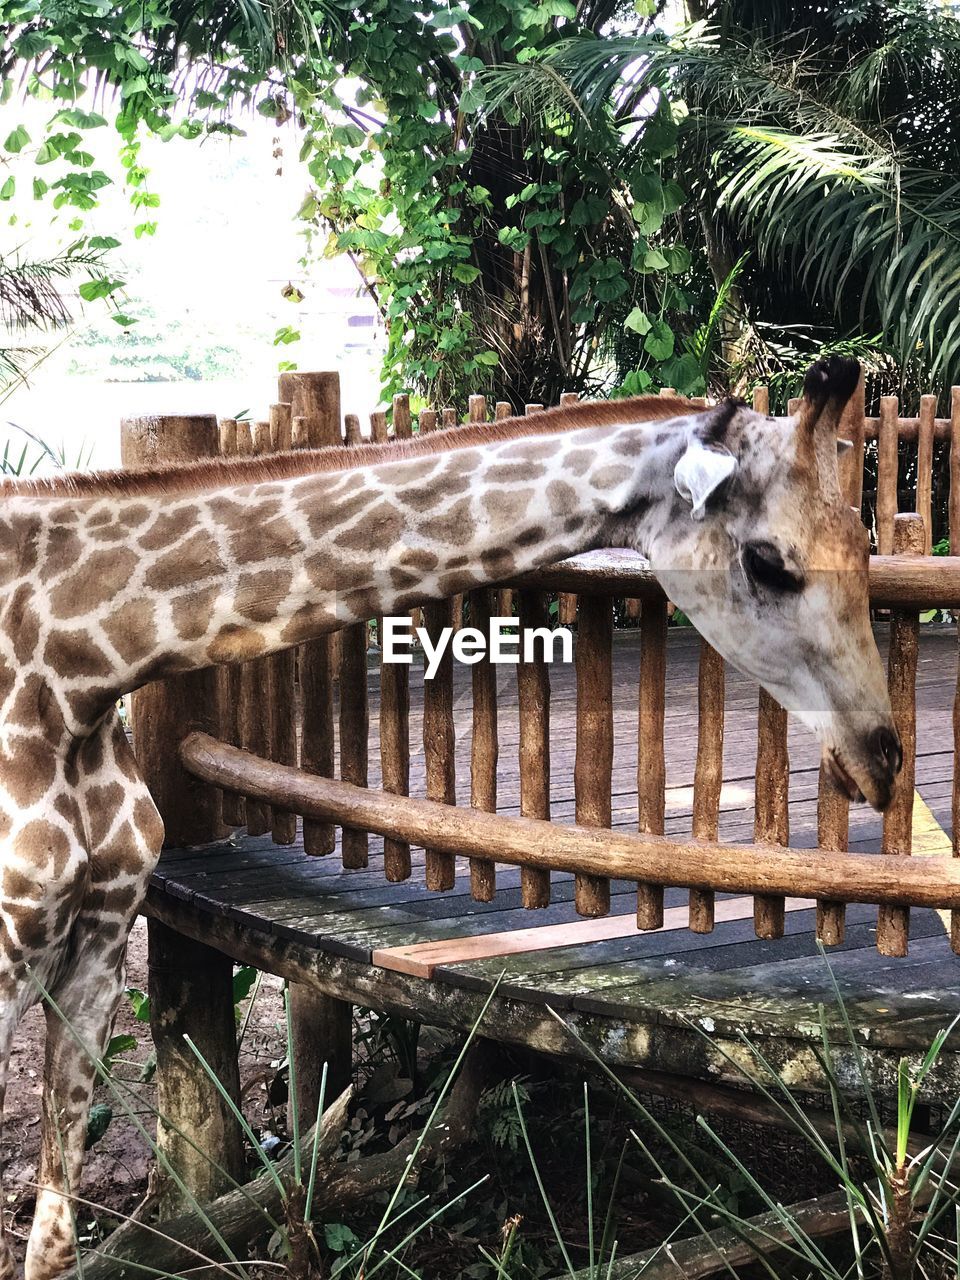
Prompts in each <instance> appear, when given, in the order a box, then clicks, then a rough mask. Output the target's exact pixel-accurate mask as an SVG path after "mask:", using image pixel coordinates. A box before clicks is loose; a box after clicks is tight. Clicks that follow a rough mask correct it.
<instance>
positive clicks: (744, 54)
mask: <svg viewBox="0 0 960 1280" xmlns="http://www.w3.org/2000/svg"><path fill="white" fill-rule="evenodd" d="M689 9H690V11H691V12H690V17H691V18H694V19H696V22H695V23H694V25H693V26H691V27H689V28H688V29H686V30H685V31H683V32H680V33H677V34H676V35H675V36H674V37H673V38H671V39H670V40H666V39H664V38H663V37H662V36H658V35H657V34H656V33H655V32H653V31H647V32H643V33H640V34H633V35H619V36H618V35H614V36H610V37H607V38H603V39H600V40H596V39H590V38H588V37H584V36H582V35H579V36H576V37H574V38H572V39H570V40H566V41H563V42H561V43H558V44H557V45H556V46H554V48H552V49H550V50H547V51H546V52H545V53H544V54H543V56H542V57H541V58H539V59H537V60H536V61H535V62H534V63H532V64H531V65H529V66H528V67H526V68H525V74H524V76H523V77H522V78H521V77H520V76H518V75H513V76H512V77H511V83H510V84H509V85H504V84H503V82H502V80H501V84H500V89H501V92H503V91H505V90H506V91H508V92H510V93H511V94H513V95H514V97H515V98H519V99H520V100H521V101H523V102H525V103H527V104H529V105H530V106H531V107H535V108H536V109H537V110H538V112H539V113H540V117H541V118H542V117H543V114H544V113H545V112H547V111H549V110H551V109H556V107H557V106H558V105H559V104H560V103H561V102H564V101H570V100H571V99H572V100H573V101H575V102H576V103H577V104H578V106H579V108H580V110H582V112H583V113H584V115H585V116H586V117H587V118H588V119H591V120H593V119H607V118H608V117H609V112H610V110H611V104H612V109H613V110H614V119H615V121H616V120H619V119H621V118H622V117H623V115H624V114H625V113H629V112H630V111H632V110H634V109H635V104H636V103H637V101H638V100H642V97H643V95H644V94H645V93H648V92H651V91H661V92H662V91H663V90H664V87H666V91H667V92H668V93H670V94H671V95H672V96H673V97H674V98H676V99H678V100H681V101H682V102H683V103H684V105H685V113H684V116H683V120H682V124H681V128H680V131H679V135H678V141H677V147H678V149H677V155H676V161H675V163H676V165H677V167H678V170H680V171H681V172H683V173H685V174H690V175H696V178H695V180H693V181H691V182H690V184H689V185H690V190H691V197H692V198H691V202H690V203H689V205H688V207H687V215H688V218H687V222H686V226H685V230H686V233H687V236H688V241H689V242H690V243H691V244H692V245H693V246H694V247H695V248H698V249H700V250H701V251H702V253H703V255H704V257H705V259H706V261H707V262H708V263H709V265H710V268H711V271H712V274H713V276H714V280H715V282H716V285H717V287H718V288H719V287H720V286H721V283H722V282H723V281H725V280H727V279H728V277H729V273H730V271H731V269H732V267H733V265H734V263H735V262H736V261H737V259H738V258H739V257H740V255H742V254H743V253H747V254H748V257H747V259H746V262H745V265H744V268H743V270H742V271H741V272H740V274H739V279H738V280H737V282H736V292H737V297H736V299H735V301H736V302H737V303H738V305H739V309H740V312H741V320H742V329H743V332H742V334H741V335H740V341H739V343H738V349H737V351H736V352H734V353H732V358H733V362H734V368H733V369H732V370H731V371H730V377H731V380H732V381H736V380H737V378H738V377H741V376H742V375H743V374H744V373H745V372H756V371H757V369H758V367H759V370H760V371H762V372H770V371H771V368H774V369H775V368H776V365H777V362H778V360H780V359H781V358H782V357H784V356H787V357H788V356H789V349H790V347H792V346H795V345H796V343H797V337H798V334H799V335H800V336H801V337H802V335H803V334H804V333H806V334H807V335H808V336H809V340H810V342H811V345H812V344H813V343H816V345H818V346H819V345H822V344H823V342H824V341H837V340H838V339H842V338H844V337H850V338H854V337H857V336H860V337H862V335H864V334H866V335H877V337H876V340H875V344H874V345H875V346H876V347H877V348H878V349H879V350H880V351H881V352H885V353H889V354H890V355H892V356H893V357H894V358H895V360H896V362H897V365H898V367H899V371H900V376H901V378H902V379H903V378H908V377H910V376H911V375H912V376H917V373H918V371H922V373H923V375H924V376H928V377H931V378H933V379H935V380H936V381H937V382H939V383H940V384H942V385H943V384H949V383H950V382H951V381H956V380H960V182H957V181H956V179H955V177H954V175H955V174H956V173H957V172H958V161H960V93H958V90H960V63H958V60H957V56H956V55H957V51H958V48H960V20H958V19H960V9H958V7H957V6H956V5H952V4H942V3H939V2H938V0H902V2H900V3H895V4H894V3H881V2H879V0H877V2H875V0H843V2H842V3H840V4H836V5H821V4H816V3H814V2H813V0H810V2H805V3H801V4H799V5H798V4H789V5H787V4H784V3H778V2H774V3H762V4H761V3H758V2H755V0H696V2H694V0H691V3H690V5H689ZM551 104H552V105H551ZM633 145H634V144H633V142H632V141H631V140H629V139H628V140H627V141H626V142H625V143H624V148H623V162H624V163H625V164H629V163H630V159H631V156H632V151H633Z"/></svg>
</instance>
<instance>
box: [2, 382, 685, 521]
mask: <svg viewBox="0 0 960 1280" xmlns="http://www.w3.org/2000/svg"><path fill="white" fill-rule="evenodd" d="M703 411H704V410H703V407H702V406H696V405H693V404H691V403H690V401H689V400H684V399H682V398H680V397H679V396H633V397H630V398H628V399H623V400H592V401H584V402H583V403H581V404H576V405H570V406H564V407H563V408H558V409H546V410H544V411H543V412H541V413H536V414H531V415H530V416H529V417H512V418H501V419H500V420H499V421H495V422H478V423H465V424H463V425H460V426H456V427H446V428H444V429H443V430H441V431H432V432H430V433H429V434H425V435H417V436H413V437H412V438H411V439H408V440H391V441H389V442H388V443H386V444H372V443H371V444H366V443H365V444H358V445H348V446H342V445H330V446H328V447H326V448H323V449H302V450H297V451H295V452H289V453H286V452H285V453H274V454H264V455H261V456H258V457H252V456H250V455H243V456H240V457H230V458H202V459H200V460H198V461H196V462H185V463H172V464H169V465H159V466H155V467H145V468H137V469H133V470H129V471H126V470H115V471H92V472H84V471H72V472H66V473H63V474H59V475H53V476H45V477H42V478H39V479H31V480H19V479H5V480H3V481H0V497H14V496H37V497H51V498H54V497H106V496H111V495H112V496H120V497H137V496H140V495H144V496H145V495H148V494H170V495H180V494H189V493H200V492H204V491H207V490H210V489H215V488H229V487H239V486H241V485H248V484H262V483H266V482H269V481H271V480H287V479H293V478H295V477H297V476H307V475H313V474H315V473H318V472H323V471H343V470H346V469H348V468H353V467H364V466H376V465H377V464H379V463H385V462H397V461H400V460H402V459H404V458H415V457H421V456H423V455H424V454H434V453H443V452H446V451H448V450H452V449H467V448H471V447H473V446H475V445H482V444H491V443H493V442H494V441H498V440H508V439H514V438H518V439H519V438H521V437H524V436H536V435H546V434H550V433H553V432H564V431H571V430H575V429H577V428H584V427H602V426H612V425H615V424H618V423H624V422H653V421H659V420H663V419H670V418H679V417H683V416H687V415H689V414H690V413H697V412H703Z"/></svg>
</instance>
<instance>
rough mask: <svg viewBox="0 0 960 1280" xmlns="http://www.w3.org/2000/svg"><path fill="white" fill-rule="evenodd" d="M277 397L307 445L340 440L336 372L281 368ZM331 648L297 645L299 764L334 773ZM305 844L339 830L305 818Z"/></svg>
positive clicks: (319, 851)
mask: <svg viewBox="0 0 960 1280" xmlns="http://www.w3.org/2000/svg"><path fill="white" fill-rule="evenodd" d="M279 398H280V400H281V401H282V402H285V403H288V404H289V405H290V412H291V418H292V421H293V424H294V426H296V425H297V423H298V422H301V423H302V426H303V428H304V429H305V432H306V441H305V443H306V445H307V446H308V447H310V448H313V449H320V448H323V447H325V446H329V445H335V444H339V443H340V440H341V434H340V375H339V374H338V373H308V372H303V373H301V372H299V371H292V372H287V373H282V374H281V375H280V396H279ZM331 652H332V644H331V639H330V637H329V636H321V637H320V638H319V639H317V640H311V641H310V642H309V644H304V645H301V646H300V648H299V650H298V665H299V671H300V702H301V728H300V734H301V740H300V767H301V768H302V769H306V770H307V771H308V772H309V773H316V774H319V775H321V776H322V777H327V778H329V777H332V776H333V768H334V742H333V672H332V667H331ZM303 845H304V848H305V849H306V851H307V853H308V854H311V855H313V856H322V855H325V854H328V853H332V852H333V850H334V849H335V847H336V832H335V831H334V828H333V826H332V824H330V823H325V822H323V823H318V822H314V821H311V822H304V824H303Z"/></svg>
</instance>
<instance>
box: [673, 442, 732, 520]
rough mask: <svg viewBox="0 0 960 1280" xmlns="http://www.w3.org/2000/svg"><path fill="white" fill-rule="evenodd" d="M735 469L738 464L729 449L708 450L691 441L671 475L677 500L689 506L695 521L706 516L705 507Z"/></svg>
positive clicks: (714, 447) (704, 446) (703, 445)
mask: <svg viewBox="0 0 960 1280" xmlns="http://www.w3.org/2000/svg"><path fill="white" fill-rule="evenodd" d="M736 469H737V460H736V458H735V457H734V456H733V454H732V453H731V452H730V451H729V450H728V449H723V448H718V447H717V446H713V447H711V448H708V447H707V446H706V445H705V444H704V443H703V442H702V441H701V440H691V442H690V444H689V445H688V446H687V448H686V451H685V452H684V453H683V454H682V455H681V457H680V461H679V462H678V463H677V465H676V467H675V468H674V471H673V483H674V484H675V485H676V489H677V493H679V495H680V497H681V498H683V499H685V500H686V501H687V502H689V503H690V504H691V507H692V510H691V512H690V514H691V516H693V518H694V520H702V519H703V517H704V516H705V515H706V514H707V503H708V502H709V500H710V498H711V497H712V496H713V494H715V493H716V492H717V490H718V489H719V488H720V487H721V485H724V484H726V482H727V481H728V480H729V479H730V477H731V476H732V475H733V473H734V472H735V471H736Z"/></svg>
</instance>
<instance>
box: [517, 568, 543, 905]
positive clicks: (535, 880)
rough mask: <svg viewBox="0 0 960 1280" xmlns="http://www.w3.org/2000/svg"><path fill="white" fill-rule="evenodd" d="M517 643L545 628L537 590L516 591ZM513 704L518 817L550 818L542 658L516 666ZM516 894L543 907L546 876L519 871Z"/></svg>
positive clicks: (531, 869) (525, 869) (535, 871)
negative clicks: (516, 723)
mask: <svg viewBox="0 0 960 1280" xmlns="http://www.w3.org/2000/svg"><path fill="white" fill-rule="evenodd" d="M517 598H518V619H517V620H518V622H519V628H520V643H521V646H522V644H523V633H524V631H526V630H527V629H528V628H533V627H548V626H549V625H550V616H549V614H548V612H547V596H546V593H545V592H543V591H534V590H529V591H528V590H524V591H520V592H519V593H518V597H517ZM517 702H518V715H519V718H520V743H519V769H520V816H521V817H523V818H546V819H549V817H550V676H549V673H548V670H547V664H546V662H545V661H544V658H543V654H542V652H541V654H540V656H539V657H538V656H534V658H533V659H532V661H530V662H524V661H523V654H522V652H521V655H520V661H519V663H518V664H517ZM520 896H521V900H522V902H523V905H524V906H525V907H531V908H533V907H549V905H550V872H549V871H541V870H539V869H538V868H536V867H521V868H520Z"/></svg>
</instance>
